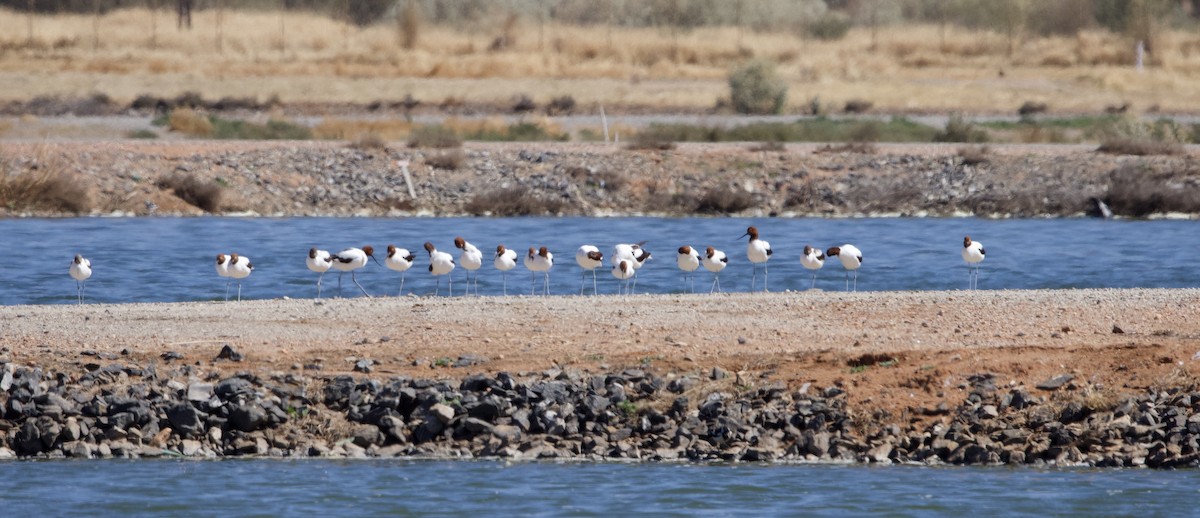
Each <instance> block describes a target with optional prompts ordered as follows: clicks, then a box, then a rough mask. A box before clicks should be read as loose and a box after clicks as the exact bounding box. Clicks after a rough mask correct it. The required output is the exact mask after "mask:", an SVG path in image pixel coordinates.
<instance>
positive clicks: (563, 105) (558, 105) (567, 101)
mask: <svg viewBox="0 0 1200 518" xmlns="http://www.w3.org/2000/svg"><path fill="white" fill-rule="evenodd" d="M573 111H575V98H574V97H571V96H569V95H564V96H562V97H555V98H553V99H551V100H550V103H549V104H547V105H546V114H547V115H560V114H565V115H570V114H571V112H573Z"/></svg>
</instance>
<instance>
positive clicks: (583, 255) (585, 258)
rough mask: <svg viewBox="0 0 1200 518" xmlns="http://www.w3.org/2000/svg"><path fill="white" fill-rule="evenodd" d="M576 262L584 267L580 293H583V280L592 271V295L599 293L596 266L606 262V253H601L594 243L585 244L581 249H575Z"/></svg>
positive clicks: (581, 274)
mask: <svg viewBox="0 0 1200 518" xmlns="http://www.w3.org/2000/svg"><path fill="white" fill-rule="evenodd" d="M575 262H576V263H577V264H579V267H580V268H583V272H582V273H580V275H579V294H580V295H583V289H584V288H583V286H584V285H583V280H584V276H586V275H587V272H589V271H590V272H592V295H595V294H597V293H598V292H597V291H596V268H599V267H600V265H602V264H604V254H602V253H600V249H599V248H596V247H595V246H592V245H583V246H581V247H579V250H576V251H575Z"/></svg>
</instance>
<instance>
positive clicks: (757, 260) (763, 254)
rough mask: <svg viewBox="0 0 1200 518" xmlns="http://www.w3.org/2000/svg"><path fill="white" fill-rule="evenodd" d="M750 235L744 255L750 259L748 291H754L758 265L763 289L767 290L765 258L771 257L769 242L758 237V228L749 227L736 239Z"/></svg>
mask: <svg viewBox="0 0 1200 518" xmlns="http://www.w3.org/2000/svg"><path fill="white" fill-rule="evenodd" d="M746 236H750V243H749V244H747V245H746V257H747V258H749V259H750V263H751V266H750V291H754V284H755V281H756V280H757V277H758V265H760V264H761V265H762V267H763V291H767V260H769V259H771V254H772V253H774V252H773V251H771V243H768V242H766V241H765V240H762V239H759V238H758V229H757V228H754V227H750V228H747V229H746V233H745V234H742V235H741V236H738V239H741V238H743V237H746Z"/></svg>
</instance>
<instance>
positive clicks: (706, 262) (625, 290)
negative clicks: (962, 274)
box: [70, 227, 985, 304]
mask: <svg viewBox="0 0 1200 518" xmlns="http://www.w3.org/2000/svg"><path fill="white" fill-rule="evenodd" d="M747 236H748V237H749V238H750V241H749V243H748V244H747V245H746V257H747V259H749V260H750V263H751V265H752V266H753V268H752V271H751V278H750V291H754V289H755V286H757V285H758V270H759V268H760V267H761V268H762V278H763V280H762V290H763V291H766V289H767V262H768V261H769V260H770V259H771V256H772V255H773V254H774V252H773V251H772V250H771V244H770V243H768V242H767V241H766V240H764V239H762V238H761V237H759V234H758V229H757V228H755V227H750V228H748V229H746V233H745V234H742V235H741V236H740V237H739V239H740V238H741V237H747ZM643 244H645V243H644V242H643V243H635V244H618V245H616V246H614V247H613V251H612V254H611V255H610V256H609V258H610V264H611V265H612V270H611V271H612V275H613V277H615V278H616V279H617V280H618V281H620V282H621V284H620V290H619V293H620V294H629V293H633V290H634V289H635V288H636V286H637V271H638V270H639V269H641V268H642V266H643V265H644V264H645V263H646V261H647V260H649V259H650V252H649V251H648V250H646V249H645V248H643V247H642V245H643ZM454 246H455V248H458V249H459V250H461V253H460V254H459V257H458V260H457V261H455V259H454V257H453V256H451V255H450V254H449V253H446V252H442V251H439V250H438V249H437V248H436V247H434V245H433V243H429V242H426V243H425V246H424V248H425V252H426V253H427V254H428V255H429V266H428V270H429V273H431V274H432V275H433V276H434V278H435V279H437V286H436V287H435V288H434V295H435V296H436V295H438V294H439V293H440V292H441V287H442V283H441V279H442V277H446V278H447V284H448V286H447V289H448V290H449V292H450V294H451V295H453V293H454V281H453V278H452V277H451V276H450V272H452V271H454V269H455V268H456V267H457V266H460V265H461V266H462V267H463V269H464V270H465V272H466V275H465V281H466V283H467V287H466V289H465V290H464V294H470V293H471V291H472V288H473V289H474V292H475V294H476V295H478V294H479V270H480V269H481V268H482V267H483V252H482V251H480V250H479V248H478V247H476V246H475V245H473V244H471V243H469V242H467V240H465V239H463V238H461V237H456V238H454ZM984 254H985V251H984V248H983V244H982V243H980V242H978V241H973V240H972V239H971V237H970V236H967V237H964V238H963V249H962V258H963V261H965V262H966V263H967V266H968V267H969V270H968V272H969V279H968V280H969V284H968V286H969V289H972V290H974V289H977V288H978V285H979V265H980V263H981V262H983V259H984ZM829 257H837V258H838V260H839V261H840V262H841V264H842V268H844V269H845V272H846V290H847V291H857V289H858V269H859V268H860V267H861V266H862V264H863V254H862V251H861V250H859V249H858V248H857V247H855V246H854V245H851V244H848V243H847V244H844V245H842V246H835V247H832V248H829V249H828V250H825V251H821V250H820V249H818V248H813V247H812V246H810V245H805V247H804V253H803V255H801V256H800V264H801V265H802V266H803V267H804V268H806V269H807V270H809V271H811V272H813V276H812V286H811V287H815V286H816V283H817V271H818V270H820V269H821V268H822V267H823V266H825V260H826V259H827V258H829ZM368 259H369V260H371V261H375V263H376V264H380V263H379V260H378V259H376V258H375V249H374V248H372V247H370V246H364V247H362V248H347V249H345V250H342V251H340V252H337V253H335V254H331V253H329V252H328V251H325V250H319V249H317V248H316V247H313V248H312V249H310V250H309V251H308V258H307V259H306V261H305V262H306V264H307V265H308V269H309V270H312V271H313V272H316V273H317V274H319V276H318V277H317V297H318V298H320V297H321V289H322V280H323V279H324V277H325V273H326V272H328V271H329V270H331V269H332V270H336V271H337V272H338V273H339V275H338V295H339V296H340V295H341V291H342V275H344V274H345V273H346V272H350V280H351V281H352V282H354V285H355V286H358V289H359V290H361V291H362V293H363V295H366V296H367V297H370V296H371V295H370V294H369V293H367V290H366V289H365V288H363V287H362V285H361V284H359V283H358V279H357V278H356V277H355V272H356V271H357V270H359V269H361V268H364V267H366V266H367V262H368ZM415 261H416V255H415V254H413V253H412V252H410V251H408V250H407V249H404V248H397V247H396V246H395V245H388V247H387V257H386V258H385V259H384V262H383V263H382V265H383V266H386V267H387V268H388V269H390V270H393V271H396V272H400V274H401V275H400V293H401V294H403V293H404V278H405V274H406V272H408V270H409V269H411V268H412V267H413V265H414V264H415ZM522 262H523V263H524V265H525V268H526V269H527V270H529V272H530V295H533V294H535V293H536V291H537V290H536V288H537V274H539V273H540V274H542V276H543V279H544V280H543V284H542V293H543V294H547V295H548V294H549V293H550V269H551V268H553V267H554V254H553V253H551V252H550V251H549V250H548V249H547V248H546V247H544V246H543V247H540V248H537V247H530V248H529V252H528V253H526V254H525V257H524V259H523V261H522ZM575 262H576V264H578V265H579V266H580V268H582V269H583V273H582V276H581V278H580V286H579V293H580V295H582V294H584V293H585V291H586V288H587V273H588V272H591V274H592V293H593V294H598V293H599V290H598V289H597V281H596V270H597V269H599V268H600V267H601V266H603V265H604V254H603V253H602V252H601V251H600V249H599V248H597V247H596V246H594V245H583V246H580V247H579V249H578V250H576V252H575ZM492 264H493V265H494V266H495V267H496V269H497V270H499V271H500V272H501V275H502V278H503V286H504V294H505V295H508V272H509V271H511V270H513V269H514V268H516V267H517V252H516V251H515V250H511V249H508V248H505V246H504V245H498V246H496V253H495V255H494V256H493V258H492ZM675 264H676V265H677V266H678V267H679V269H680V270H681V271H683V273H684V284H685V286H687V288H688V289H689V290H690V291H692V292H695V278H694V273H695V272H696V271H697V270H699V269H700V267H701V266H703V267H704V269H705V270H708V271H709V272H711V273H712V274H713V282H712V286H711V288H710V289H709V293H713V292H719V291H721V277H720V274H721V271H722V270H724V269H725V267H726V266H727V265H728V264H729V257H728V256H727V255H726V254H725V252H723V251H721V250H717V249H716V248H713V247H711V246H709V247H707V248H705V250H704V253H703V254H701V253H700V252H699V251H698V250H697V249H695V248H692V247H691V246H688V245H684V246H681V247H679V250H678V253H677V255H676V259H675ZM216 270H217V275H218V276H220V277H221V278H225V279H227V282H226V283H225V300H229V289H230V287H231V286H232V284H233V283H235V282H236V283H237V285H238V289H237V300H239V301H240V300H241V299H242V280H243V279H245V278H247V277H249V276H250V273H251V272H253V271H254V265H253V264H252V263H251V262H250V258H248V257H246V256H243V255H238V254H236V253H233V254H228V255H226V254H218V255H217V259H216ZM70 274H71V277H72V278H74V279H75V281H76V283H77V298H78V302H79V303H80V304H82V303H83V301H84V282H85V281H87V280H88V279H89V278H90V277H91V276H92V263H91V261H90V260H88V259H86V258H84V257H83V256H81V255H79V254H76V255H75V260H74V261H73V262H72V263H71V268H70Z"/></svg>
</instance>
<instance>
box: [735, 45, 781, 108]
mask: <svg viewBox="0 0 1200 518" xmlns="http://www.w3.org/2000/svg"><path fill="white" fill-rule="evenodd" d="M729 99H730V101H731V102H732V103H733V109H734V110H735V111H737V112H738V113H746V114H761V115H770V114H777V113H780V112H782V111H783V106H784V104H785V103H786V102H787V83H785V82H784V81H783V79H780V77H779V75H778V74H776V73H775V67H774V66H773V65H771V64H770V63H768V62H766V61H763V60H757V59H756V60H753V61H750V62H748V63H746V64H745V65H742V66H741V67H738V68H736V69H734V70H733V71H732V72H730V73H729Z"/></svg>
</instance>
